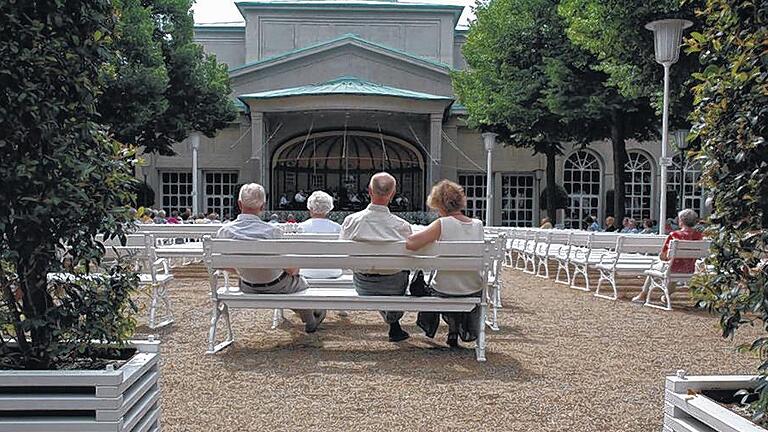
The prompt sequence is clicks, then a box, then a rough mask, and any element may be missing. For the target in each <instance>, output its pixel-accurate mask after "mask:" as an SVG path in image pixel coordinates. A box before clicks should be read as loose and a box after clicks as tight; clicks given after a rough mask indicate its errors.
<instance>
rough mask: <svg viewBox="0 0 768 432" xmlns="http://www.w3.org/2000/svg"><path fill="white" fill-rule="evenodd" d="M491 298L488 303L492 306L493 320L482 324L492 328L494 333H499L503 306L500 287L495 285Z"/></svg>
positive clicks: (484, 321)
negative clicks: (500, 313)
mask: <svg viewBox="0 0 768 432" xmlns="http://www.w3.org/2000/svg"><path fill="white" fill-rule="evenodd" d="M489 297H490V298H489V299H488V301H490V304H491V305H492V310H491V319H490V320H487V319H486V320H483V321H482V322H483V323H485V325H487V326H488V327H490V329H491V330H493V331H499V314H498V313H499V307H500V306H501V294H500V293H499V287H498V286H497V285H495V284H494V286H493V287H492V291H491V293H490V296H489Z"/></svg>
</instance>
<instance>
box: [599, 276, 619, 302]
mask: <svg viewBox="0 0 768 432" xmlns="http://www.w3.org/2000/svg"><path fill="white" fill-rule="evenodd" d="M615 278H616V275H615V274H614V273H613V272H606V271H603V270H600V279H598V281H597V288H595V297H600V298H604V299H607V300H616V299H617V298H619V292H618V290H617V289H616V280H615ZM603 281H606V282H608V283H610V284H611V288H613V296H610V295H605V294H601V293H600V287H601V286H602V284H603Z"/></svg>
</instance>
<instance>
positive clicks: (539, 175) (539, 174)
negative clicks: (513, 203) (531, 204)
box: [533, 168, 554, 226]
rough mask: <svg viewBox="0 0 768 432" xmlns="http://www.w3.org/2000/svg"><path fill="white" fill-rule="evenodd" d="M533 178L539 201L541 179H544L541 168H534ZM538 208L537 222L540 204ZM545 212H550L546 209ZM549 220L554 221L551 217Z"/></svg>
mask: <svg viewBox="0 0 768 432" xmlns="http://www.w3.org/2000/svg"><path fill="white" fill-rule="evenodd" d="M533 176H534V178H535V179H536V195H537V196H538V197H539V199H541V179H542V178H544V170H543V169H541V168H536V169H535V170H533ZM545 199H546V198H545ZM538 207H539V221H541V203H539V206H538ZM547 211H548V212H549V211H551V210H549V209H547ZM550 220H554V219H552V217H551V216H550ZM534 222H535V221H534ZM534 226H535V225H534Z"/></svg>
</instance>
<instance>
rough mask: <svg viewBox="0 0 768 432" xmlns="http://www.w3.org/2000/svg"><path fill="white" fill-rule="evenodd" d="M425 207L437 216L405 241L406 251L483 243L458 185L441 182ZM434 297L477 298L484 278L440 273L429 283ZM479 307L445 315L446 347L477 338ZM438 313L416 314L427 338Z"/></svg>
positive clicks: (470, 273) (434, 328)
mask: <svg viewBox="0 0 768 432" xmlns="http://www.w3.org/2000/svg"><path fill="white" fill-rule="evenodd" d="M427 205H428V206H429V207H430V208H432V209H434V210H437V212H438V213H439V215H440V217H439V218H438V219H437V220H435V221H434V222H432V223H431V224H430V225H429V226H428V227H427V228H425V229H424V230H422V231H420V232H418V233H415V234H412V235H411V236H410V237H408V239H407V240H406V248H408V250H418V249H421V248H423V247H424V246H427V245H429V244H430V243H434V242H436V241H462V240H463V241H478V240H479V241H482V240H483V236H484V233H483V222H482V221H480V220H478V219H472V218H470V217H467V216H465V215H464V214H463V213H462V210H464V208H465V207H466V205H467V196H466V195H465V193H464V189H463V188H462V187H461V186H459V185H458V184H456V183H454V182H452V181H449V180H441V181H440V182H438V183H437V184H436V185H434V186H433V187H432V192H431V193H430V194H429V197H428V198H427ZM431 288H432V295H433V296H434V297H479V296H480V295H481V293H482V290H483V277H482V274H481V273H480V272H476V271H445V270H443V271H439V272H438V273H437V275H436V276H435V278H434V279H433V281H432V285H431ZM479 312H480V311H479V308H477V307H476V308H475V309H474V310H473V311H472V312H444V313H442V316H443V320H444V321H445V323H446V324H448V345H449V346H451V347H458V346H459V337H460V338H461V340H463V341H464V342H471V341H473V340H475V339H477V334H478V332H479V330H480V328H479V326H480V325H481V324H480V322H479V319H480V313H479ZM439 319H440V318H439V314H435V313H430V312H427V313H424V312H420V313H419V319H418V320H417V324H418V325H419V327H421V328H422V329H424V331H425V332H426V334H427V336H429V337H433V336H434V335H435V332H436V331H437V327H438V325H439Z"/></svg>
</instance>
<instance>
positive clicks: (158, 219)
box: [155, 210, 167, 224]
mask: <svg viewBox="0 0 768 432" xmlns="http://www.w3.org/2000/svg"><path fill="white" fill-rule="evenodd" d="M155 223H156V224H164V223H167V221H166V220H165V210H160V211H158V212H157V215H156V216H155Z"/></svg>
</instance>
